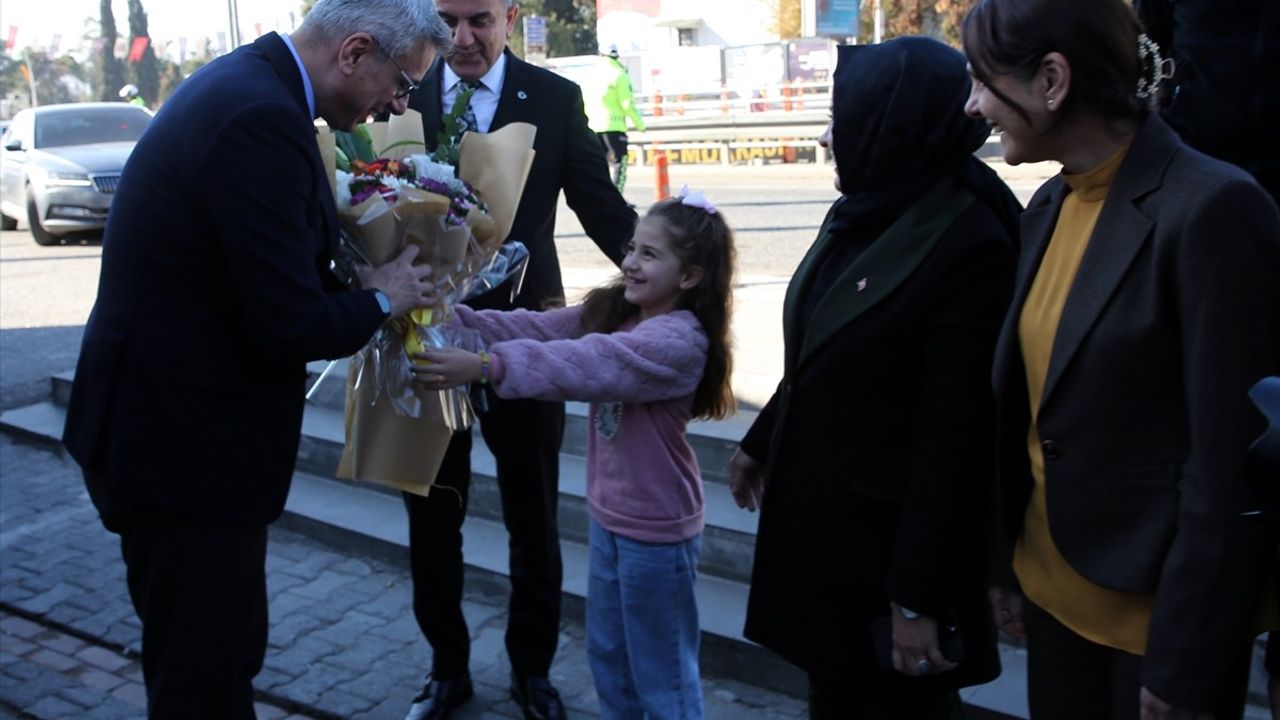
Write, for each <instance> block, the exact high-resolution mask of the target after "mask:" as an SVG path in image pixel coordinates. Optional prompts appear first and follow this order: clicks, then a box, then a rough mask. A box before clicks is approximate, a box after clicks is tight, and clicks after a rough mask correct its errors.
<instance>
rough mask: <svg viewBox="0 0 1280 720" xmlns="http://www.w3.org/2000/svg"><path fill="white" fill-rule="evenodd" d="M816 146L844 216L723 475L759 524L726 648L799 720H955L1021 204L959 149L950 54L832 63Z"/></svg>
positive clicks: (800, 284)
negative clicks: (766, 673) (734, 644)
mask: <svg viewBox="0 0 1280 720" xmlns="http://www.w3.org/2000/svg"><path fill="white" fill-rule="evenodd" d="M839 52H840V55H839V63H838V66H837V68H836V73H835V84H834V89H833V93H832V98H833V99H832V106H831V111H832V117H831V125H830V127H829V128H828V129H827V132H826V133H824V134H823V137H822V140H821V141H822V143H823V144H824V145H825V146H826V147H827V148H829V149H830V150H831V152H832V154H833V156H834V158H835V164H836V178H837V181H836V188H837V189H838V190H839V191H840V192H841V197H840V199H838V200H837V201H836V202H835V204H834V205H833V206H832V207H831V210H830V212H828V214H827V218H826V220H825V221H824V222H823V225H822V229H821V230H820V231H819V233H818V238H817V240H816V241H815V242H814V244H813V247H812V248H810V250H809V253H808V254H807V255H806V257H805V259H804V260H803V261H802V262H801V264H800V267H799V268H798V269H797V270H796V273H795V276H794V277H793V278H792V281H791V285H790V287H789V288H788V290H787V296H786V301H785V304H784V306H783V336H784V339H785V342H786V352H785V370H784V372H785V375H784V377H783V379H782V382H781V383H780V384H779V386H778V390H777V392H776V393H775V394H774V396H773V398H772V399H771V400H770V401H769V403H768V405H766V406H765V408H764V409H763V410H762V411H761V413H760V416H759V418H758V419H757V421H756V422H755V424H754V425H753V426H752V428H751V430H750V431H748V433H747V435H746V437H744V438H743V440H742V443H741V445H740V447H739V449H738V452H737V453H736V454H735V456H734V460H733V463H732V467H731V475H732V488H733V491H734V496H735V498H736V499H737V501H738V504H739V505H740V506H742V507H745V508H748V509H750V510H754V509H756V507H757V506H759V507H761V509H762V514H761V517H760V528H759V534H758V536H757V540H756V558H755V568H754V572H753V575H752V581H751V597H750V603H749V607H748V612H747V623H746V630H745V633H746V635H747V637H748V638H750V639H752V640H754V641H756V642H758V643H760V644H762V645H764V646H765V647H768V648H771V649H773V650H774V651H776V652H778V653H779V654H781V655H782V656H783V657H785V658H786V659H787V660H789V661H791V662H793V663H795V664H796V665H798V666H799V667H801V668H803V669H804V670H805V671H807V672H808V674H809V679H810V713H811V716H812V717H815V718H819V717H833V718H835V717H838V718H895V719H902V720H906V719H908V718H921V719H925V718H928V719H934V718H939V719H940V718H953V717H958V716H959V714H960V712H961V711H960V701H959V697H958V694H957V693H956V688H959V687H963V686H966V685H972V684H976V683H980V682H985V681H987V680H990V679H992V678H993V677H995V676H996V675H997V674H998V673H999V659H998V655H997V651H996V640H995V629H994V625H993V621H992V616H991V612H990V610H989V608H988V602H987V599H986V598H987V596H986V589H985V588H986V582H985V578H984V574H983V571H982V569H983V567H984V549H985V547H986V542H985V537H986V533H987V532H988V528H990V527H991V526H992V525H994V519H993V514H994V513H993V508H992V498H993V497H994V496H993V489H992V486H991V481H992V477H993V473H994V467H993V465H994V463H993V455H994V453H993V449H992V448H993V442H994V441H993V438H994V409H993V408H994V401H993V399H992V392H991V381H990V377H991V362H992V355H993V352H994V346H995V340H996V335H997V333H998V331H999V327H1000V321H1001V318H1002V317H1003V315H1004V312H1005V309H1006V308H1007V306H1008V303H1009V299H1010V295H1011V292H1012V285H1013V273H1014V257H1015V254H1016V250H1015V241H1014V238H1015V237H1016V236H1015V233H1016V226H1017V212H1018V206H1017V202H1016V200H1014V199H1013V196H1012V195H1011V194H1010V193H1009V190H1008V188H1007V187H1005V186H1004V184H1003V183H1001V182H1000V180H999V179H998V178H997V177H996V176H995V174H994V173H993V172H992V171H991V170H990V169H989V168H987V167H986V166H985V165H984V164H983V163H982V162H981V161H979V160H977V159H975V158H974V157H973V152H974V151H975V150H976V149H977V148H978V147H980V146H981V145H982V143H983V142H984V140H985V138H986V136H987V135H988V127H987V125H986V123H984V122H980V121H975V120H974V119H972V118H968V117H966V116H965V114H964V103H965V100H966V98H967V97H968V92H969V80H968V77H967V75H966V72H965V61H964V57H963V56H962V55H961V54H960V53H958V52H956V51H955V50H952V49H951V48H948V47H947V46H945V45H942V44H940V43H937V42H935V41H932V40H927V39H924V38H901V39H898V40H894V41H892V42H888V43H884V44H881V45H872V46H862V47H841V48H840V49H839Z"/></svg>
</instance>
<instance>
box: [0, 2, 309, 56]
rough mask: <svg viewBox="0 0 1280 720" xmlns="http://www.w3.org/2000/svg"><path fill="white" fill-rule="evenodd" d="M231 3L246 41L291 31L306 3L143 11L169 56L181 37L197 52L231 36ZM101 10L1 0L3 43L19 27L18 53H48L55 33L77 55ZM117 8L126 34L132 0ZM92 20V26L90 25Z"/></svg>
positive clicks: (181, 5) (63, 48)
mask: <svg viewBox="0 0 1280 720" xmlns="http://www.w3.org/2000/svg"><path fill="white" fill-rule="evenodd" d="M228 2H236V5H237V8H238V11H239V15H240V28H241V29H240V35H241V40H242V41H243V42H249V41H251V40H253V39H254V38H255V37H257V35H258V28H259V27H261V31H262V32H269V31H271V30H280V31H285V32H288V31H289V30H290V29H291V26H290V19H289V13H290V12H292V13H294V15H295V20H294V21H295V22H297V21H299V20H300V18H299V17H298V13H299V8H300V7H301V6H302V2H301V0H142V7H143V9H144V10H146V11H147V24H148V28H149V30H150V32H151V37H152V38H153V40H154V41H155V42H156V43H157V45H158V46H157V50H159V51H164V50H165V49H166V48H163V47H159V45H162V44H164V43H166V42H168V41H172V45H170V46H169V47H168V48H167V51H168V52H167V53H166V54H171V55H176V53H177V47H178V45H179V42H178V41H179V39H181V38H189V39H190V40H189V41H188V45H190V46H191V47H192V48H194V46H195V44H196V39H197V38H203V37H208V38H211V39H213V40H214V42H215V44H216V43H217V37H218V32H219V31H222V32H224V33H225V32H226V31H227V28H228V27H229V22H228ZM98 6H99V0H0V39H7V38H8V37H9V35H10V33H11V32H13V28H17V35H16V40H17V42H16V49H21V48H23V47H27V46H31V47H41V48H46V49H47V48H49V47H50V46H51V45H52V44H53V43H54V40H55V35H60V36H61V38H60V39H59V40H58V42H59V46H58V53H59V54H61V53H62V52H72V51H74V50H75V48H76V47H77V46H79V45H81V44H83V42H84V41H83V37H84V35H85V33H86V31H88V30H92V31H93V32H94V33H96V32H97V18H98ZM112 7H113V10H114V12H115V20H116V27H117V28H118V30H119V32H120V34H121V35H127V34H128V27H129V9H128V4H127V2H126V0H112ZM90 19H92V21H93V22H92V24H86V22H87V21H89V20H90ZM190 52H191V50H188V53H190Z"/></svg>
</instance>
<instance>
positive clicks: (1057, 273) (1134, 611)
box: [1013, 147, 1155, 655]
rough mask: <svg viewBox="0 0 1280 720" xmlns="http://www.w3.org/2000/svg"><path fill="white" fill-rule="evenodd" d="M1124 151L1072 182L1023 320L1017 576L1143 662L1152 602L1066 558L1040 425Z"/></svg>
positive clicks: (1076, 624)
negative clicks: (1102, 581) (1027, 406)
mask: <svg viewBox="0 0 1280 720" xmlns="http://www.w3.org/2000/svg"><path fill="white" fill-rule="evenodd" d="M1127 151H1128V147H1125V148H1123V149H1122V150H1120V151H1119V152H1117V153H1116V154H1115V155H1114V156H1112V157H1111V158H1110V159H1108V160H1107V161H1106V162H1104V163H1103V164H1102V165H1100V166H1099V167H1097V168H1095V169H1093V170H1091V171H1089V172H1087V173H1083V174H1080V175H1064V179H1065V180H1066V182H1067V185H1068V186H1069V187H1070V188H1071V192H1070V193H1069V194H1068V195H1067V197H1066V199H1065V200H1064V201H1063V203H1062V211H1061V213H1060V214H1059V215H1058V224H1057V226H1056V227H1055V228H1054V230H1053V237H1052V238H1051V239H1050V240H1049V247H1048V249H1047V250H1046V251H1045V255H1044V259H1043V260H1042V261H1041V263H1040V269H1039V271H1038V272H1037V273H1036V278H1035V280H1034V281H1033V282H1032V285H1031V290H1030V292H1029V294H1028V295H1027V301H1026V304H1025V305H1023V306H1022V314H1021V315H1020V316H1019V318H1018V340H1019V342H1020V343H1021V345H1022V358H1023V362H1024V364H1025V365H1026V372H1027V389H1028V395H1029V396H1030V398H1031V428H1030V430H1029V431H1028V432H1027V451H1028V453H1029V454H1030V456H1031V474H1032V476H1033V477H1034V479H1035V488H1034V489H1033V490H1032V493H1031V502H1029V503H1028V504H1027V513H1026V517H1025V519H1024V524H1023V529H1022V537H1020V538H1019V539H1018V545H1017V548H1016V549H1015V551H1014V556H1013V569H1014V572H1015V573H1017V576H1018V581H1019V582H1020V583H1021V584H1022V591H1023V593H1024V594H1025V595H1026V596H1027V597H1028V598H1030V599H1031V601H1032V602H1034V603H1035V604H1037V605H1039V606H1040V607H1042V608H1044V609H1045V610H1046V611H1048V612H1049V613H1050V614H1051V615H1053V616H1054V617H1055V618H1057V619H1058V621H1059V622H1061V623H1062V624H1063V625H1066V626H1067V627H1068V628H1070V629H1071V630H1072V631H1074V632H1075V633H1076V634H1078V635H1080V636H1081V637H1084V638H1086V639H1088V640H1091V641H1093V642H1095V643H1099V644H1101V645H1106V646H1108V647H1113V648H1118V649H1120V650H1124V651H1125V652H1129V653H1133V654H1135V655H1141V654H1143V652H1144V651H1145V649H1146V646H1147V626H1148V625H1149V624H1150V622H1151V608H1152V605H1153V602H1154V599H1155V598H1154V596H1152V595H1137V594H1133V593H1126V592H1119V591H1116V590H1109V589H1107V588H1104V587H1101V586H1099V585H1095V584H1094V583H1092V582H1090V581H1089V580H1087V579H1085V578H1084V576H1082V575H1080V573H1078V572H1076V571H1075V569H1074V568H1072V567H1071V565H1070V564H1069V563H1068V562H1067V560H1066V558H1064V557H1062V554H1061V553H1059V552H1058V548H1057V546H1055V545H1054V543H1053V535H1052V533H1051V532H1050V528H1049V518H1048V515H1047V514H1046V512H1045V492H1046V488H1045V477H1044V454H1043V452H1042V451H1041V449H1040V434H1039V431H1038V428H1037V426H1036V418H1037V415H1038V413H1039V410H1040V398H1041V395H1042V394H1043V391H1044V381H1045V376H1046V375H1047V374H1048V372H1049V358H1050V356H1051V354H1052V353H1053V341H1054V337H1055V336H1056V335H1057V333H1058V322H1059V321H1060V320H1061V318H1062V309H1063V306H1064V305H1065V304H1066V301H1067V294H1068V293H1069V292H1070V291H1071V286H1072V284H1074V282H1075V278H1076V271H1077V270H1079V268H1080V260H1081V258H1083V257H1084V253H1085V249H1086V248H1088V246H1089V238H1090V237H1091V236H1092V235H1093V229H1094V226H1095V225H1096V224H1097V222H1098V214H1099V213H1100V212H1101V211H1102V205H1103V203H1104V202H1105V201H1106V199H1107V193H1108V192H1109V191H1110V189H1111V182H1112V180H1114V179H1115V176H1116V171H1117V170H1118V169H1119V168H1120V163H1121V162H1122V161H1123V160H1124V156H1125V153H1126V152H1127ZM1070 483H1071V478H1069V477H1064V478H1054V488H1053V491H1054V492H1072V488H1071V487H1070Z"/></svg>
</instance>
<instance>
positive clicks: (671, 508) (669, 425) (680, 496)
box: [457, 305, 707, 543]
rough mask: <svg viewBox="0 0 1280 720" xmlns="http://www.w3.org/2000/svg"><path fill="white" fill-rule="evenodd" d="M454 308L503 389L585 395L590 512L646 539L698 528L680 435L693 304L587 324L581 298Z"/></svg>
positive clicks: (697, 353)
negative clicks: (595, 327) (515, 306)
mask: <svg viewBox="0 0 1280 720" xmlns="http://www.w3.org/2000/svg"><path fill="white" fill-rule="evenodd" d="M457 311H458V318H459V319H460V321H461V322H462V324H463V325H466V326H467V327H470V328H475V329H476V330H478V331H479V333H480V336H481V337H482V338H483V339H484V341H485V344H487V345H488V346H489V353H490V354H491V355H492V356H493V368H492V372H491V374H490V382H491V383H492V384H493V388H494V390H495V391H496V392H497V393H498V396H499V397H503V398H535V399H539V400H576V401H582V402H589V403H591V418H590V419H591V426H590V429H589V433H590V436H589V438H588V441H587V508H588V511H589V512H590V513H591V517H592V518H593V519H594V520H595V521H596V522H598V523H600V524H601V525H602V526H603V527H605V528H606V529H608V530H610V531H611V532H615V533H617V534H619V535H622V536H624V537H628V538H631V539H633V540H639V541H640V542H649V543H675V542H682V541H684V540H688V539H689V538H691V537H693V536H695V535H697V534H698V533H700V532H702V525H703V518H702V506H703V499H702V473H701V471H700V470H699V468H698V460H697V458H696V457H695V456H694V454H693V449H692V448H691V447H690V446H689V442H688V440H687V439H686V438H685V428H686V427H687V426H688V424H689V419H690V416H691V408H692V405H693V391H694V389H695V388H696V387H697V386H698V381H699V380H701V378H702V372H703V369H704V367H705V365H706V361H707V336H706V334H705V333H704V332H703V331H702V326H701V325H700V324H699V323H698V320H697V318H695V317H694V316H693V313H691V312H689V311H687V310H678V311H675V312H671V313H666V314H664V315H659V316H658V317H654V318H650V319H648V320H645V321H643V322H639V323H632V324H629V325H627V326H624V327H623V328H621V329H619V330H618V331H616V332H612V333H608V334H604V333H591V334H587V333H586V332H585V331H584V330H583V329H582V324H581V320H580V318H581V307H580V306H575V307H570V308H563V309H558V310H548V311H545V312H531V311H528V310H514V311H510V312H497V311H492V310H472V309H471V308H468V307H466V306H464V305H459V306H458V307H457Z"/></svg>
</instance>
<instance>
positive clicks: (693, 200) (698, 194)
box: [676, 184, 716, 215]
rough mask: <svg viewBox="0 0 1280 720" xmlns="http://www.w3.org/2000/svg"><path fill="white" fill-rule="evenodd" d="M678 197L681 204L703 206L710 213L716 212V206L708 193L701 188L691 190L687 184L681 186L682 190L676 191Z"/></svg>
mask: <svg viewBox="0 0 1280 720" xmlns="http://www.w3.org/2000/svg"><path fill="white" fill-rule="evenodd" d="M676 197H678V198H680V204H681V205H688V206H689V207H696V208H702V209H703V210H706V211H707V214H708V215H715V214H716V206H715V205H712V204H711V201H710V200H708V199H707V196H706V194H704V193H703V192H702V191H701V190H690V189H689V186H688V185H687V184H686V185H685V186H684V187H682V188H680V192H678V193H676Z"/></svg>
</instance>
